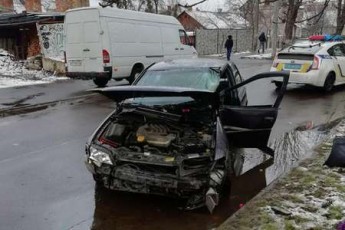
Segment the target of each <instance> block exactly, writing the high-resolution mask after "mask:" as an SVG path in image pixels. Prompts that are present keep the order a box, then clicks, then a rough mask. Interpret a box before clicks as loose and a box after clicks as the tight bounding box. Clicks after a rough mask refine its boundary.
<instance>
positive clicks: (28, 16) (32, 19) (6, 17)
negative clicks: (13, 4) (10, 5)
mask: <svg viewBox="0 0 345 230" xmlns="http://www.w3.org/2000/svg"><path fill="white" fill-rule="evenodd" d="M63 18H64V15H63V14H56V13H53V14H47V13H44V14H39V13H20V14H17V13H3V14H0V27H14V26H19V25H27V24H34V23H36V22H40V21H46V20H50V19H54V20H63Z"/></svg>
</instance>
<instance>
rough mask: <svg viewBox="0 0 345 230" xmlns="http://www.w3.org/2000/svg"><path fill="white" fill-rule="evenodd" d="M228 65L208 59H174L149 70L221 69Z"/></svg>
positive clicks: (221, 61) (159, 63) (162, 62)
mask: <svg viewBox="0 0 345 230" xmlns="http://www.w3.org/2000/svg"><path fill="white" fill-rule="evenodd" d="M227 64H230V65H231V64H232V63H229V62H227V61H225V60H220V59H210V58H191V59H174V60H166V61H161V62H158V63H155V64H154V65H152V66H151V67H150V68H149V70H167V69H181V68H183V69H187V68H191V69H195V68H220V69H223V68H224V67H225V66H226V65H227Z"/></svg>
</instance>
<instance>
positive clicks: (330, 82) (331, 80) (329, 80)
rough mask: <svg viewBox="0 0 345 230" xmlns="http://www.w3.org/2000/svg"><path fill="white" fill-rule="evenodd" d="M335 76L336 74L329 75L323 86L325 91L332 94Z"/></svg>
mask: <svg viewBox="0 0 345 230" xmlns="http://www.w3.org/2000/svg"><path fill="white" fill-rule="evenodd" d="M334 82H335V76H334V73H329V74H328V75H327V77H326V80H325V83H324V85H323V91H325V92H331V91H332V89H333V88H334Z"/></svg>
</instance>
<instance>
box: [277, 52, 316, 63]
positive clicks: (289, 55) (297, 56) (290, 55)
mask: <svg viewBox="0 0 345 230" xmlns="http://www.w3.org/2000/svg"><path fill="white" fill-rule="evenodd" d="M278 59H292V60H311V61H312V60H313V59H314V55H313V54H293V53H280V54H278Z"/></svg>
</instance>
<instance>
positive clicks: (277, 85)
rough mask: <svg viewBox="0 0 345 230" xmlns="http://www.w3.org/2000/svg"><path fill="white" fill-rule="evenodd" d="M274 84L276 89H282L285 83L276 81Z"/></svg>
mask: <svg viewBox="0 0 345 230" xmlns="http://www.w3.org/2000/svg"><path fill="white" fill-rule="evenodd" d="M274 84H275V85H276V89H281V88H282V86H283V83H282V82H279V81H275V82H274Z"/></svg>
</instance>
